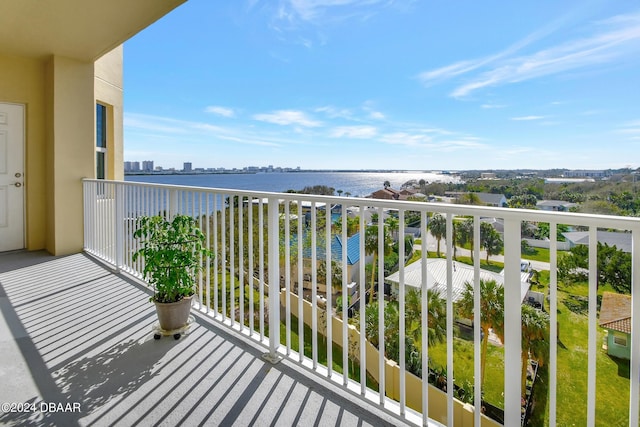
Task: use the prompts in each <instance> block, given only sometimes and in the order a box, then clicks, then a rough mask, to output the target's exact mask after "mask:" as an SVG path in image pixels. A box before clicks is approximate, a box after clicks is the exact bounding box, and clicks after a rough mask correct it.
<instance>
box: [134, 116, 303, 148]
mask: <svg viewBox="0 0 640 427" xmlns="http://www.w3.org/2000/svg"><path fill="white" fill-rule="evenodd" d="M124 127H125V131H133V132H135V133H136V134H137V135H140V131H141V130H142V131H145V132H146V131H152V132H153V134H152V135H148V134H147V137H151V138H153V139H154V140H160V139H162V140H166V141H168V142H170V141H178V142H180V143H183V142H184V141H185V140H190V141H200V142H201V143H204V144H210V143H212V141H211V138H212V137H213V138H216V139H220V140H229V141H234V142H237V143H240V144H247V145H258V146H265V147H279V146H281V145H284V144H289V143H294V142H293V141H289V140H286V139H283V138H280V137H278V136H267V135H265V134H264V132H260V133H258V132H256V131H253V130H250V129H246V127H237V128H235V127H223V126H215V125H211V124H209V123H202V122H192V121H187V120H177V119H173V118H169V117H160V116H152V115H147V114H136V113H127V114H125V117H124Z"/></svg>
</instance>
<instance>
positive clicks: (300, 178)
mask: <svg viewBox="0 0 640 427" xmlns="http://www.w3.org/2000/svg"><path fill="white" fill-rule="evenodd" d="M412 179H415V180H416V181H420V180H421V179H424V180H425V181H427V182H460V179H459V178H458V177H456V176H453V175H442V174H438V173H433V172H282V173H279V172H273V173H258V174H201V175H129V176H126V177H125V180H126V181H134V182H150V183H157V184H172V185H188V186H194V187H209V188H229V189H236V190H253V191H271V192H284V191H287V190H302V189H303V188H304V187H309V186H314V185H326V186H328V187H333V188H335V189H336V191H337V190H342V191H343V193H342V194H343V195H345V194H346V193H347V192H349V193H351V194H350V196H351V197H365V196H367V195H369V194H371V193H372V192H374V191H376V190H379V189H381V188H382V187H383V184H384V182H385V181H389V183H390V184H391V187H392V188H395V189H399V188H400V186H401V185H402V184H404V183H405V182H407V181H409V180H412ZM336 195H337V193H336Z"/></svg>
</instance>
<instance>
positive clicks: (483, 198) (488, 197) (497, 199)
mask: <svg viewBox="0 0 640 427" xmlns="http://www.w3.org/2000/svg"><path fill="white" fill-rule="evenodd" d="M464 194H468V193H465V192H460V191H446V192H445V193H444V195H445V196H447V197H452V198H455V199H456V200H459V199H460V197H461V196H462V195H464ZM473 194H474V195H476V196H478V200H480V203H482V204H483V205H485V206H496V207H500V208H503V207H505V206H507V204H508V203H507V198H506V197H505V195H504V194H494V193H476V192H474V193H473Z"/></svg>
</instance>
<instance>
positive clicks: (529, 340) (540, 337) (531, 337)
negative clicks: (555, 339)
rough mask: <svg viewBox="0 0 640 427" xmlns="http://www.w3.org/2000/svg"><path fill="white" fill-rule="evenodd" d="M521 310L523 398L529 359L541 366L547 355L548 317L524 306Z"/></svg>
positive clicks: (528, 306) (541, 312) (540, 311)
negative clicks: (534, 360)
mask: <svg viewBox="0 0 640 427" xmlns="http://www.w3.org/2000/svg"><path fill="white" fill-rule="evenodd" d="M521 310H522V352H521V357H522V374H521V375H522V376H521V378H522V396H523V397H524V396H525V391H526V379H527V367H528V366H529V358H535V359H536V360H537V361H538V364H539V365H540V366H542V365H543V364H544V363H545V361H546V359H547V357H548V355H549V315H548V314H547V313H545V312H544V311H542V310H538V309H536V308H533V307H531V306H530V305H526V304H524V305H523V306H522V308H521Z"/></svg>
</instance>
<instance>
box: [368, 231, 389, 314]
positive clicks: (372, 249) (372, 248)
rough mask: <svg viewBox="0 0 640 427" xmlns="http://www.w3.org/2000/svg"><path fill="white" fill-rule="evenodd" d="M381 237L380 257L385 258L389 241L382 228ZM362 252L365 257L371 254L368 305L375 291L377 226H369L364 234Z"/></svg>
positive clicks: (387, 253)
mask: <svg viewBox="0 0 640 427" xmlns="http://www.w3.org/2000/svg"><path fill="white" fill-rule="evenodd" d="M382 229H383V236H382V256H387V255H389V253H390V252H391V239H390V238H389V235H388V233H387V231H386V229H385V228H384V227H382ZM364 251H365V253H366V254H367V255H369V254H373V262H372V263H371V267H372V268H371V293H370V294H369V304H371V303H372V302H373V292H374V289H375V277H376V259H377V257H378V255H379V254H378V226H377V225H370V226H369V227H367V228H366V230H365V233H364ZM362 301H364V300H362Z"/></svg>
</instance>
